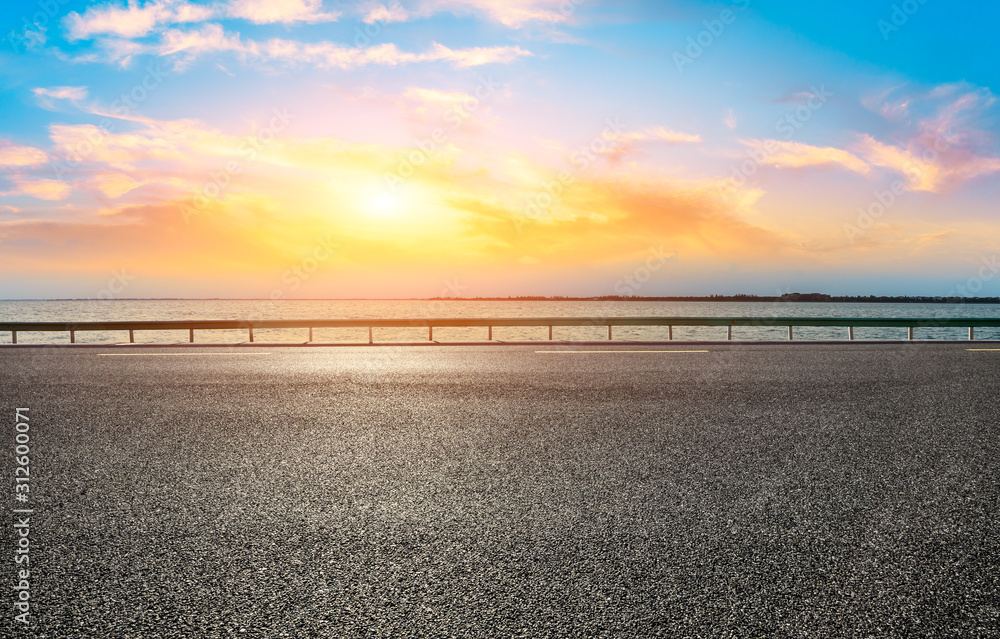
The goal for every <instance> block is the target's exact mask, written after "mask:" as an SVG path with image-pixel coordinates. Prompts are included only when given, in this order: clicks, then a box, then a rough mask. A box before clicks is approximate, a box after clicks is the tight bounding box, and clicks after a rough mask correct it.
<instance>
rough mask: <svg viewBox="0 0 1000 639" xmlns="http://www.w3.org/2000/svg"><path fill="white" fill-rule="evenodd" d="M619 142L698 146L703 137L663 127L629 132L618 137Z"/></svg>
mask: <svg viewBox="0 0 1000 639" xmlns="http://www.w3.org/2000/svg"><path fill="white" fill-rule="evenodd" d="M617 139H618V140H621V141H623V142H642V141H646V140H655V141H657V142H666V143H668V144H697V143H699V142H701V136H700V135H697V134H694V133H680V132H678V131H674V130H672V129H668V128H666V127H663V126H655V127H647V128H645V129H642V130H640V131H629V132H626V133H622V134H621V135H619V136H618V138H617Z"/></svg>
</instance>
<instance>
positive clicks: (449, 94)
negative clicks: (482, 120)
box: [403, 87, 475, 106]
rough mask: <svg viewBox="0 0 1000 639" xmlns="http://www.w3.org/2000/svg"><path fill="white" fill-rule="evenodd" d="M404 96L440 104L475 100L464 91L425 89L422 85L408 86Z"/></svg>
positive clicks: (447, 104) (418, 100)
mask: <svg viewBox="0 0 1000 639" xmlns="http://www.w3.org/2000/svg"><path fill="white" fill-rule="evenodd" d="M403 97H404V98H407V99H409V100H414V101H416V102H423V103H426V104H440V105H445V106H451V105H454V104H462V103H465V102H471V101H473V100H475V98H474V97H473V96H471V95H469V94H468V93H464V92H462V91H438V90H437V89H423V88H420V87H410V88H408V89H407V90H406V91H405V92H404V93H403Z"/></svg>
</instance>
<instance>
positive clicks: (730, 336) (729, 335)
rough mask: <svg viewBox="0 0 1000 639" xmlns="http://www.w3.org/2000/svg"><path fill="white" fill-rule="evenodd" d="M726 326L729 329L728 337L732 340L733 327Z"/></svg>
mask: <svg viewBox="0 0 1000 639" xmlns="http://www.w3.org/2000/svg"><path fill="white" fill-rule="evenodd" d="M726 328H727V329H729V330H728V332H727V333H726V339H728V340H729V341H730V342H731V341H733V327H732V326H727V327H726Z"/></svg>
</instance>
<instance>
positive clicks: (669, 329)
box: [667, 326, 674, 340]
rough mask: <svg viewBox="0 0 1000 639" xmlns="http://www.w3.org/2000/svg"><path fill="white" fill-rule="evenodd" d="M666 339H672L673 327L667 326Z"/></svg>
mask: <svg viewBox="0 0 1000 639" xmlns="http://www.w3.org/2000/svg"><path fill="white" fill-rule="evenodd" d="M667 339H670V340H672V339H674V327H673V326H668V327H667Z"/></svg>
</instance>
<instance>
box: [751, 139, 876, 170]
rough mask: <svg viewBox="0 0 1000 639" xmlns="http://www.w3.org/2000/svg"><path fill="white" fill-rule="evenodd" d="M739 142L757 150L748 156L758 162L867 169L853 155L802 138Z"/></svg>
mask: <svg viewBox="0 0 1000 639" xmlns="http://www.w3.org/2000/svg"><path fill="white" fill-rule="evenodd" d="M741 142H742V143H743V144H745V145H746V146H748V147H750V148H751V149H754V150H755V151H757V153H755V154H753V155H751V157H753V158H757V157H760V158H762V160H761V161H760V163H761V164H770V165H773V166H776V167H778V168H791V169H798V168H803V167H807V166H829V165H837V166H840V167H842V168H845V169H847V170H849V171H854V172H855V173H860V174H862V175H867V174H868V172H869V171H870V167H869V166H868V163H867V162H865V161H864V160H862V159H861V158H859V157H858V156H857V155H855V154H853V153H851V152H850V151H845V150H844V149H838V148H835V147H831V146H813V145H811V144H804V143H802V142H791V141H787V140H774V139H766V140H741Z"/></svg>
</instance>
